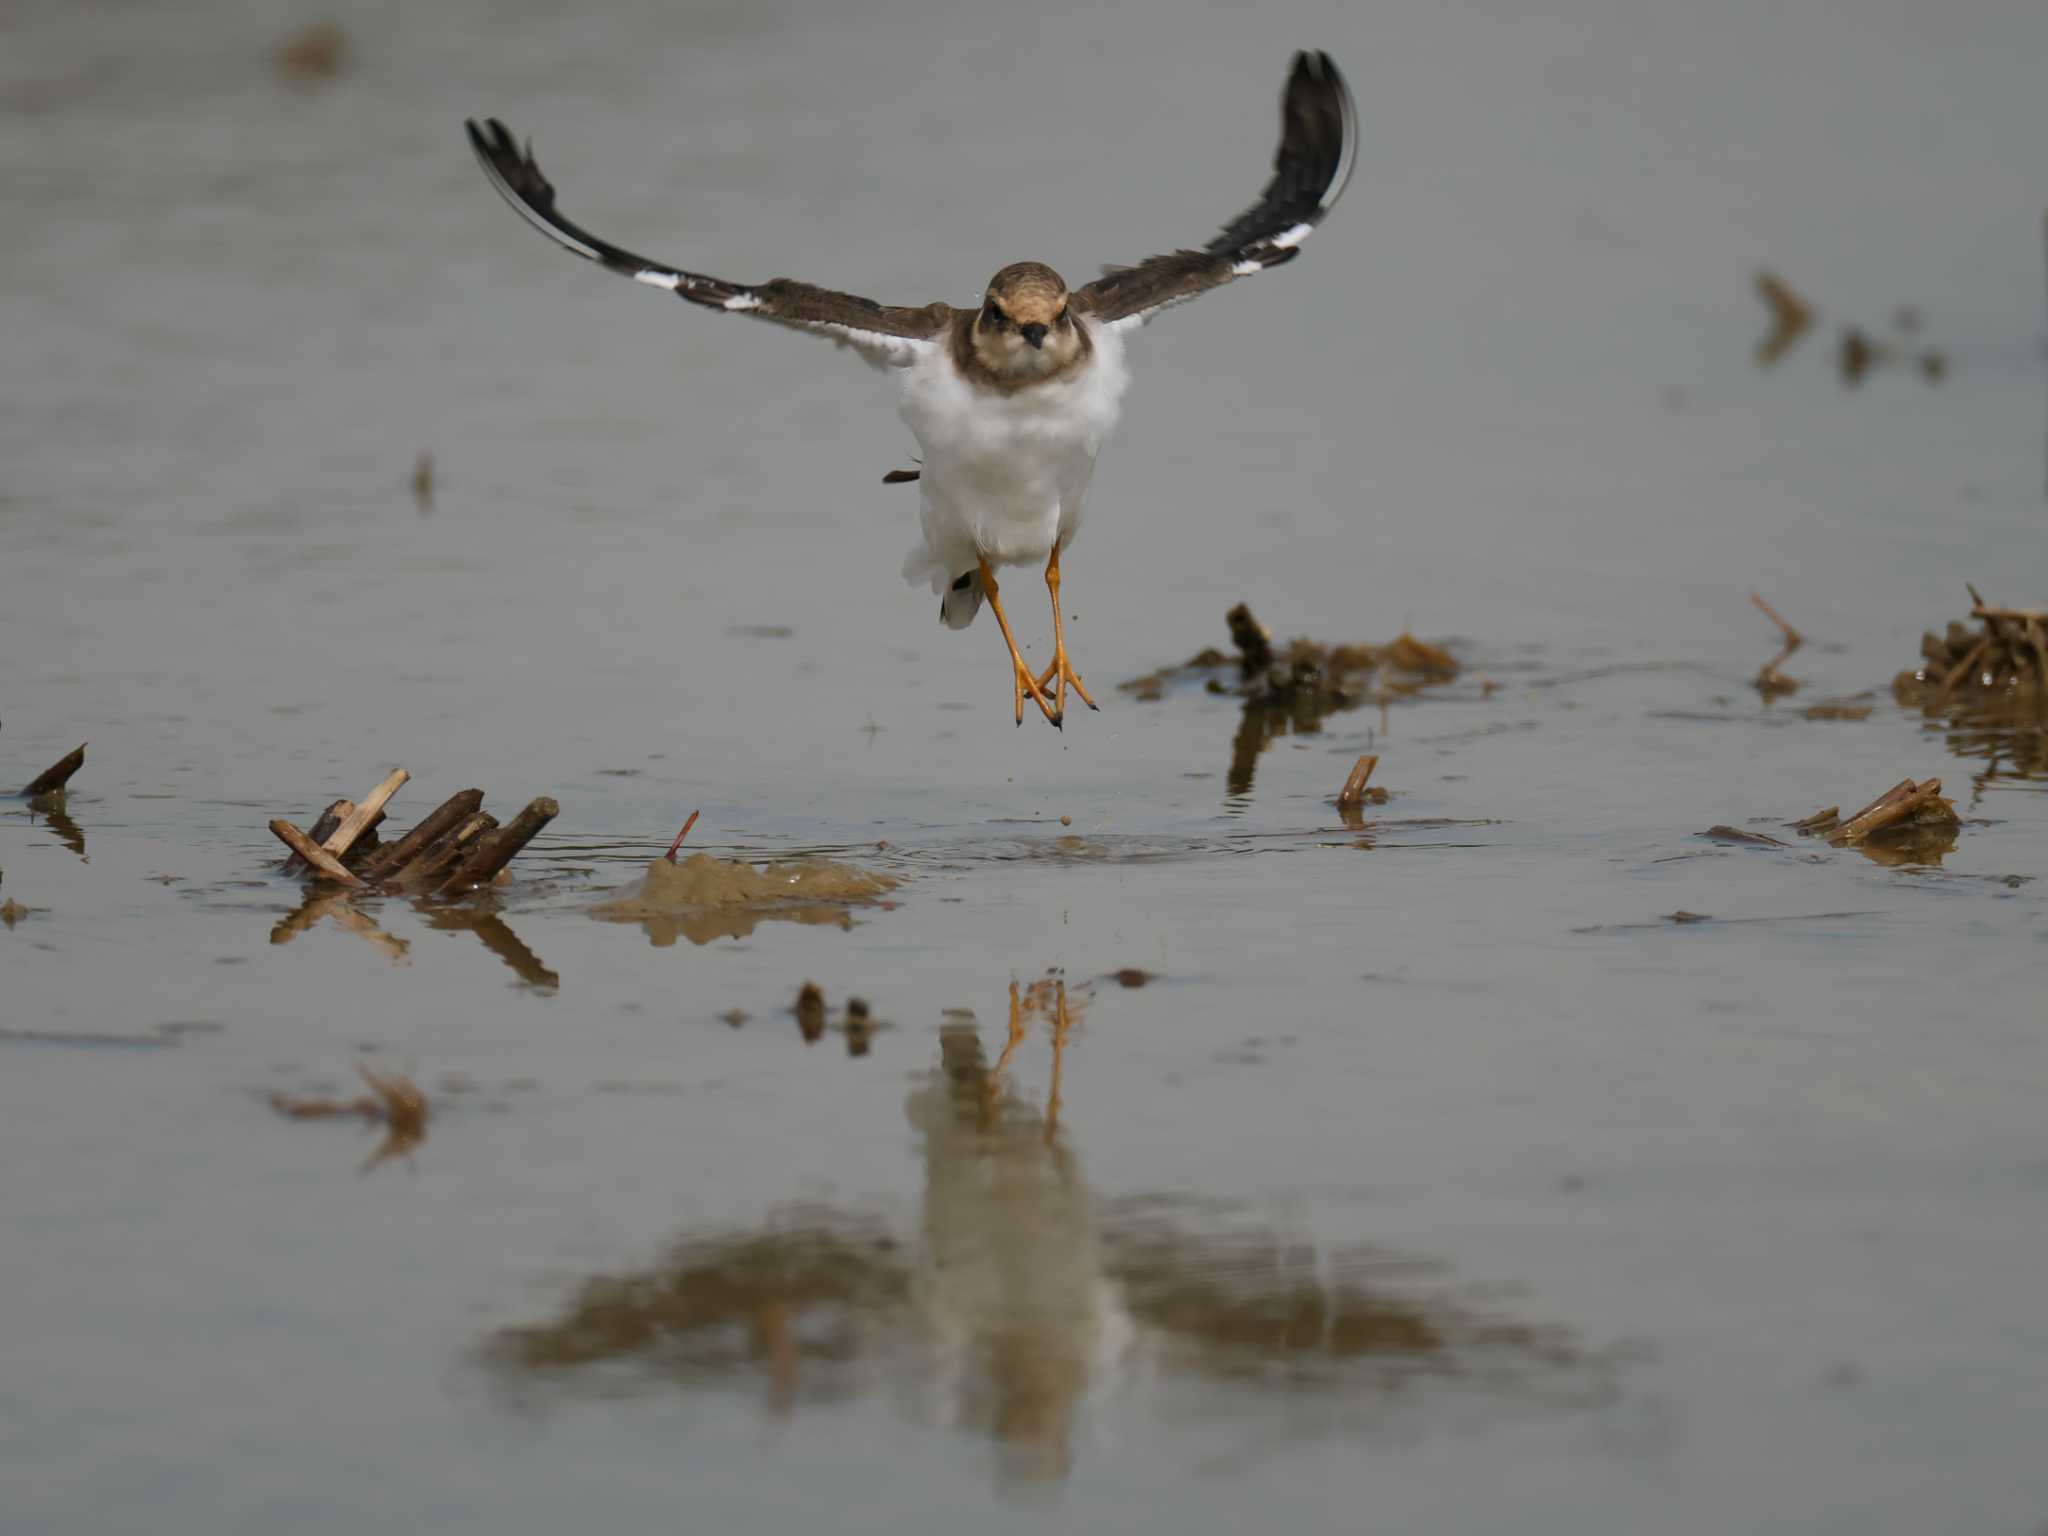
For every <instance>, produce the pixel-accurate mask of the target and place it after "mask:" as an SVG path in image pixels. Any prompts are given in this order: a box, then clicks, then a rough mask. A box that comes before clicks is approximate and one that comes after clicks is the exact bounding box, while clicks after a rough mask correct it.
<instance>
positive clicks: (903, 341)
mask: <svg viewBox="0 0 2048 1536" xmlns="http://www.w3.org/2000/svg"><path fill="white" fill-rule="evenodd" d="M1280 124H1281V128H1280V148H1279V152H1278V153H1277V154H1276V155H1275V157H1274V162H1273V179H1272V180H1271V181H1270V182H1268V183H1267V184H1266V188H1265V190H1264V191H1263V192H1262V193H1260V194H1259V200H1258V201H1257V202H1256V203H1254V204H1253V205H1252V206H1251V207H1250V208H1248V209H1246V210H1245V212H1243V213H1242V214H1240V215H1239V216H1238V217H1237V218H1236V219H1234V220H1232V221H1231V223H1230V224H1229V225H1227V226H1226V227H1225V228H1224V229H1223V231H1222V232H1221V233H1220V234H1218V235H1217V236H1216V238H1215V239H1213V240H1211V241H1210V242H1209V243H1208V244H1207V245H1205V246H1203V247H1202V248H1201V249H1199V250H1180V251H1170V252H1168V253H1166V254H1165V255H1162V256H1153V257H1151V258H1149V259H1148V260H1145V261H1141V262H1139V263H1138V264H1137V265H1136V266H1133V267H1109V268H1106V269H1104V272H1103V275H1102V276H1101V277H1098V278H1097V279H1096V280H1095V281H1094V282H1092V283H1084V284H1083V285H1082V286H1081V287H1079V288H1075V289H1071V290H1070V289H1069V288H1068V287H1067V285H1066V283H1065V281H1063V280H1062V279H1061V277H1060V275H1059V273H1057V272H1055V271H1054V270H1053V269H1052V268H1051V267H1048V266H1045V265H1043V264H1042V263H1040V262H1035V261H1020V262H1016V263H1014V264H1012V265H1010V266H1007V267H1004V268H1003V269H1002V270H1001V271H1000V272H998V273H996V275H995V276H994V277H992V278H990V279H989V282H988V287H987V289H986V290H985V291H984V292H983V293H982V295H981V298H980V300H979V301H978V302H976V303H975V304H973V305H970V306H968V307H966V308H961V309H956V308H954V307H953V306H952V305H950V304H927V305H925V306H924V307H923V308H921V309H910V308H904V307H900V306H896V305H889V304H877V303H876V302H875V301H874V300H872V299H864V298H861V297H859V296H857V295H855V294H850V293H838V292H834V291H833V290H831V289H829V288H817V287H813V286H812V285H811V284H809V283H800V282H796V281H794V280H792V279H790V278H785V277H778V278H776V279H774V280H773V281H772V282H766V283H731V282H726V281H725V280H724V279H722V278H716V277H706V276H705V275H704V274H702V273H699V272H688V271H685V270H683V269H682V268H681V267H675V266H670V265H668V264H667V263H665V262H659V261H650V260H648V259H647V258H646V257H643V256H635V255H634V254H632V253H631V252H630V251H625V250H621V249H620V248H619V247H618V246H615V245H613V244H611V243H610V242H609V241H605V240H600V239H599V238H598V237H597V236H595V235H593V234H590V233H589V232H587V231H586V230H583V229H581V228H579V227H578V226H577V225H575V224H572V223H570V222H569V220H568V219H566V218H564V217H563V216H562V214H561V213H559V212H558V211H557V210H556V208H555V189H554V187H553V186H552V185H550V184H549V182H548V179H547V178H546V177H545V176H543V175H542V174H541V171H540V167H539V166H538V165H536V164H535V163H534V159H533V148H532V145H531V144H530V143H529V144H528V146H527V147H526V148H525V149H523V150H522V149H521V148H520V147H519V144H518V142H517V141H516V140H515V139H514V138H513V137H512V134H511V132H510V131H509V130H508V129H507V128H506V127H505V125H504V124H503V123H501V122H499V121H498V120H497V119H496V118H490V119H488V120H486V121H485V122H484V123H482V124H478V123H476V122H474V121H472V122H470V123H469V124H468V125H467V126H468V129H469V141H470V143H471V145H472V146H473V147H474V148H475V150H476V154H477V159H478V160H480V161H481V162H482V163H483V167H484V170H485V172H486V173H487V174H488V175H489V176H490V178H491V181H492V183H493V184H494V185H495V186H496V187H497V189H498V190H499V192H501V193H503V194H504V197H505V200H506V201H507V202H509V203H510V204H511V205H512V206H513V207H514V208H515V209H517V210H518V211H519V212H520V213H521V214H522V215H523V216H524V217H525V218H526V220H527V222H528V223H530V224H532V225H533V226H534V228H536V229H538V230H539V231H540V232H541V233H542V234H544V235H546V236H548V237H549V238H550V239H551V240H553V241H555V243H556V244H558V245H560V246H562V247H564V248H565V249H567V250H571V251H574V252H575V253H576V254H577V255H578V256H582V257H584V258H586V259H587V260H590V261H594V262H597V263H598V264H600V265H601V266H605V267H608V268H610V269H611V270H612V271H614V272H617V273H620V274H622V275H623V276H626V277H630V278H632V279H633V280H634V281H635V282H637V283H645V284H646V285H647V286H649V287H650V288H662V289H666V290H668V291H669V292H670V293H673V294H675V295H676V296H677V297H678V298H681V299H687V300H688V301H689V302H690V303H692V304H698V305H702V306H703V307H705V308H707V309H715V310H724V311H726V312H727V313H730V314H737V315H751V316H753V317H754V318H756V319H759V320H773V321H775V322H776V323H777V324H780V325H785V326H789V327H791V328H793V329H796V330H802V331H809V332H811V333H812V334H814V335H819V336H823V337H826V338H827V339H829V340H831V341H835V342H837V343H838V344H839V345H841V346H844V347H851V348H852V349H853V350H854V351H855V352H857V353H859V354H860V355H861V356H862V357H863V358H865V359H866V360H867V361H868V362H870V363H872V364H874V365H875V366H876V367H878V368H882V369H884V370H887V371H889V372H892V373H894V374H895V375H896V377H897V394H898V402H899V409H900V410H901V412H902V416H903V420H904V421H905V422H906V423H907V424H908V425H909V427H910V431H911V435H912V436H913V437H915V438H916V439H917V443H918V447H919V448H920V449H921V450H922V458H923V463H922V467H921V468H920V469H919V470H918V471H915V472H906V471H896V472H894V473H892V474H891V475H889V476H888V477H886V478H888V479H889V480H891V481H899V480H905V479H910V478H913V477H914V478H916V479H917V480H918V487H919V492H920V495H921V498H922V502H923V506H922V521H923V537H922V538H921V539H920V540H919V541H918V544H917V546H916V547H915V548H914V549H912V550H911V552H910V555H909V557H908V558H907V559H906V560H905V561H904V562H903V574H904V575H905V577H907V578H908V579H909V580H910V581H911V582H913V583H918V582H926V581H928V582H930V584H931V588H932V590H933V591H934V592H936V593H938V594H939V617H940V618H941V619H942V620H944V621H945V623H946V624H948V625H950V626H951V627H952V628H954V629H961V628H964V627H965V626H966V625H968V624H970V623H972V622H973V619H974V616H975V614H976V613H977V612H979V611H980V609H981V605H982V602H983V601H984V599H985V600H986V601H987V603H988V606H989V608H990V610H991V611H992V612H993V613H994V614H995V617H996V624H997V626H998V627H999V628H1000V629H1001V630H1002V632H1003V642H1004V644H1005V645H1007V646H1008V647H1009V650H1010V663H1011V667H1012V669H1013V687H1012V692H1013V698H1012V704H1013V705H1014V713H1015V717H1016V719H1017V721H1018V723H1019V724H1021V723H1022V722H1023V719H1024V701H1025V699H1026V698H1029V699H1030V700H1031V701H1032V702H1033V703H1034V704H1036V705H1037V706H1038V708H1039V709H1040V711H1042V712H1043V713H1044V715H1045V718H1046V719H1048V720H1050V721H1051V722H1052V723H1053V724H1054V725H1059V724H1061V722H1062V721H1063V720H1064V718H1065V715H1066V703H1067V688H1068V685H1069V684H1071V685H1072V686H1073V688H1074V691H1075V692H1076V693H1078V694H1079V695H1080V696H1081V699H1082V700H1083V702H1085V703H1086V704H1087V705H1088V707H1089V708H1090V709H1093V708H1095V707H1096V704H1095V700H1094V699H1092V698H1090V697H1089V694H1088V690H1087V688H1086V686H1084V685H1083V683H1082V681H1081V678H1080V674H1078V673H1077V672H1075V670H1074V668H1073V664H1072V663H1071V662H1070V661H1069V660H1068V659H1067V648H1066V639H1065V635H1064V634H1063V632H1062V627H1061V622H1060V552H1061V551H1062V550H1063V549H1065V548H1066V546H1067V545H1068V544H1070V543H1072V542H1073V539H1074V535H1075V533H1076V532H1078V531H1079V529H1080V526H1081V508H1082V503H1083V501H1084V499H1085V497H1086V495H1087V490H1088V481H1089V477H1090V476H1091V475H1092V474H1093V473H1094V470H1095V456H1096V454H1097V453H1098V452H1100V451H1101V448H1102V444H1103V441H1104V440H1105V439H1106V438H1107V437H1108V436H1109V434H1110V432H1111V430H1112V429H1113V428H1114V427H1115V426H1116V420H1117V408H1118V402H1119V401H1120V400H1121V398H1122V396H1123V392H1124V386H1125V385H1126V384H1127V383H1128V382H1129V379H1130V375H1129V373H1128V371H1127V370H1126V368H1125V366H1124V335H1125V333H1126V332H1127V331H1130V330H1132V329H1134V328H1135V327H1137V326H1140V325H1142V324H1144V323H1145V321H1147V320H1148V319H1150V318H1151V317H1152V316H1153V315H1155V314H1157V313H1158V312H1159V311H1160V310H1162V309H1165V308H1167V307H1168V306H1170V305H1173V304H1180V303H1183V302H1185V301H1186V300H1188V299H1192V298H1194V297H1196V296H1197V295H1198V294H1202V293H1206V292H1208V291H1209V290H1210V289H1211V288H1216V287H1220V286H1221V285H1222V284H1224V283H1227V282H1230V281H1231V280H1232V279H1234V278H1239V277H1247V276H1249V275H1251V274H1252V273H1254V272H1263V271H1265V270H1266V269H1267V268H1268V267H1277V266H1279V265H1280V264H1281V263H1283V262H1287V261H1291V260H1293V259H1294V257H1295V256H1296V255H1298V254H1299V253H1300V250H1301V245H1302V242H1303V241H1304V240H1306V239H1307V238H1308V236H1309V234H1310V233H1311V232H1312V231H1313V230H1314V229H1315V227H1316V225H1317V224H1318V223H1320V222H1321V221H1322V218H1323V215H1324V214H1326V213H1328V212H1329V211H1330V208H1331V207H1332V205H1334V204H1335V203H1336V201H1337V198H1338V196H1339V195H1340V194H1341V193H1342V192H1343V190H1344V183H1345V182H1346V181H1347V180H1348V179H1349V177H1350V175H1351V165H1352V161H1353V159H1354V158H1355V156H1356V153H1357V144H1358V119H1357V113H1356V110H1355V109H1354V108H1353V106H1352V103H1351V92H1350V90H1349V88H1348V87H1347V86H1346V85H1345V83H1344V77H1343V76H1342V75H1340V74H1339V73H1338V72H1337V66H1336V65H1335V64H1334V63H1333V62H1331V59H1330V56H1329V55H1328V54H1326V53H1298V54H1296V55H1295V56H1294V65H1293V68H1292V69H1291V70H1289V72H1288V76H1287V85H1286V89H1285V90H1284V91H1283V92H1282V94H1281V98H1280ZM1041 560H1042V561H1044V562H1045V584H1046V587H1047V588H1048V589H1049V591H1050V593H1051V596H1052V634H1053V658H1052V662H1051V664H1050V665H1049V666H1047V667H1046V669H1045V670H1044V671H1043V672H1042V673H1034V672H1033V671H1032V670H1031V668H1030V667H1029V666H1027V665H1026V664H1025V661H1024V658H1023V656H1022V655H1021V654H1020V653H1019V652H1018V650H1017V641H1016V637H1015V636H1014V635H1013V634H1012V633H1011V630H1010V621H1009V620H1008V618H1006V617H1005V616H1004V613H1003V605H1002V601H1001V598H1000V594H999V591H998V588H997V586H996V576H995V573H996V568H997V567H999V566H1004V565H1023V564H1026V563H1032V564H1035V563H1037V562H1038V561H1041Z"/></svg>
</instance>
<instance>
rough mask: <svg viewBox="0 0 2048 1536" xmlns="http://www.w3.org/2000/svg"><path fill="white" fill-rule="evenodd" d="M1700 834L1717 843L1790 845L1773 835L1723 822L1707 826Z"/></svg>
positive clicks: (1771, 846) (1745, 845)
mask: <svg viewBox="0 0 2048 1536" xmlns="http://www.w3.org/2000/svg"><path fill="white" fill-rule="evenodd" d="M1700 836H1701V837H1706V838H1712V839H1713V840H1714V841H1715V842H1717V843H1739V844H1741V845H1742V846H1744V847H1748V848H1787V847H1790V846H1791V845H1790V844H1789V843H1781V842H1779V841H1778V839H1776V838H1775V837H1766V836H1765V835H1764V834H1763V833H1761V832H1745V831H1743V830H1742V828H1740V827H1731V826H1728V825H1726V824H1725V823H1724V824H1723V825H1721V826H1718V827H1709V828H1707V830H1706V831H1704V832H1702V833H1701V834H1700Z"/></svg>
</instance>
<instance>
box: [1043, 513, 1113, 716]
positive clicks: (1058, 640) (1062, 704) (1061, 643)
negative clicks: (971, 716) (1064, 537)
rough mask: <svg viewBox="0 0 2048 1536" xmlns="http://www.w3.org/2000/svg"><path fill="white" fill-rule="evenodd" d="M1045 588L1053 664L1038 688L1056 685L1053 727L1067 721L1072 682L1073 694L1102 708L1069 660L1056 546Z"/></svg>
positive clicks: (1093, 705) (1057, 548) (1046, 568)
mask: <svg viewBox="0 0 2048 1536" xmlns="http://www.w3.org/2000/svg"><path fill="white" fill-rule="evenodd" d="M1045 585H1046V590H1048V591H1049V592H1051V593H1052V665H1051V666H1049V667H1047V668H1046V669H1045V671H1044V672H1042V673H1040V674H1039V677H1038V686H1039V688H1040V689H1043V688H1045V687H1046V686H1047V685H1048V684H1056V688H1057V694H1058V702H1057V703H1056V704H1054V706H1053V710H1052V713H1051V714H1050V715H1048V716H1047V717H1046V718H1047V719H1049V720H1051V721H1052V723H1053V724H1054V725H1058V724H1059V723H1060V722H1061V721H1062V720H1064V719H1065V718H1066V714H1067V684H1069V683H1072V684H1073V685H1074V692H1076V693H1078V694H1079V695H1081V702H1082V703H1083V704H1086V705H1087V706H1088V707H1089V708H1090V709H1097V708H1100V707H1101V706H1099V705H1098V704H1097V703H1096V702H1095V700H1094V699H1092V698H1091V697H1089V694H1088V687H1087V685H1086V684H1085V683H1083V682H1082V681H1081V674H1080V673H1078V672H1076V671H1075V670H1074V664H1073V663H1072V662H1070V661H1068V660H1067V637H1066V631H1065V628H1064V626H1063V625H1062V624H1061V622H1060V547H1059V545H1058V544H1054V545H1053V547H1052V558H1051V559H1049V560H1047V561H1046V562H1045Z"/></svg>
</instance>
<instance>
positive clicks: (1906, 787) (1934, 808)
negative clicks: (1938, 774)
mask: <svg viewBox="0 0 2048 1536" xmlns="http://www.w3.org/2000/svg"><path fill="white" fill-rule="evenodd" d="M1789 825H1790V826H1791V827H1792V829H1793V830H1794V831H1796V832H1798V833H1799V834H1800V835H1801V836H1803V837H1825V838H1826V839H1827V841H1828V844H1829V846H1831V847H1835V848H1855V849H1858V850H1859V851H1861V852H1863V853H1864V854H1866V855H1867V856H1868V857H1870V858H1871V859H1873V860H1875V861H1876V862H1877V863H1880V864H1938V863H1940V862H1941V859H1942V856H1943V855H1944V854H1947V853H1950V852H1953V851H1954V849H1955V845H1956V831H1957V828H1958V827H1960V826H1961V825H1962V818H1961V817H1959V816H1958V815H1957V814H1956V807H1955V802H1954V801H1952V800H1948V799H1945V798H1944V797H1943V795H1942V793H1941V780H1940V779H1926V780H1923V781H1922V782H1920V783H1918V784H1916V783H1914V782H1913V780H1911V779H1901V780H1900V781H1899V782H1898V783H1896V784H1894V785H1893V786H1892V787H1891V788H1890V789H1888V790H1886V791H1885V792H1884V793H1883V794H1881V795H1879V796H1878V797H1877V798H1876V799H1875V800H1873V801H1871V802H1870V803H1869V804H1868V805H1866V806H1864V807H1863V808H1862V809H1861V810H1859V811H1857V812H1855V813H1854V814H1853V815H1849V816H1843V815H1841V814H1840V811H1839V809H1838V808H1837V807H1835V806H1832V805H1831V806H1829V807H1827V808H1826V809H1825V810H1820V811H1816V812H1814V813H1813V814H1812V815H1811V816H1807V817H1803V818H1802V819H1800V820H1798V821H1795V822H1792V823H1790V824H1789Z"/></svg>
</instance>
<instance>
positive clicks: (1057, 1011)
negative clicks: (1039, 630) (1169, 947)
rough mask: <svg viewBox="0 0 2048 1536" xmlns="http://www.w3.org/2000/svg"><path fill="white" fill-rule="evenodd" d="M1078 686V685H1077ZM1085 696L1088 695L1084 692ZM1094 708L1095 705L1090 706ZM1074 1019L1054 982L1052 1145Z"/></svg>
mask: <svg viewBox="0 0 2048 1536" xmlns="http://www.w3.org/2000/svg"><path fill="white" fill-rule="evenodd" d="M1077 686H1078V685H1077ZM1082 697H1083V698H1086V697H1087V695H1086V694H1083V695H1082ZM1090 707H1091V708H1093V706H1092V705H1091V706H1090ZM1073 1022H1074V1021H1073V1019H1072V1017H1071V1016H1069V1014H1068V1013H1067V984H1066V982H1065V980H1064V979H1062V980H1058V981H1055V982H1054V983H1053V1015H1052V1092H1051V1093H1050V1094H1048V1095H1047V1097H1046V1101H1045V1142H1046V1145H1047V1146H1051V1145H1052V1140H1053V1137H1054V1136H1056V1135H1057V1134H1058V1133H1059V1128H1060V1063H1061V1060H1062V1058H1063V1057H1064V1056H1065V1055H1066V1053H1067V1031H1068V1030H1069V1029H1071V1028H1072V1027H1073Z"/></svg>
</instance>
